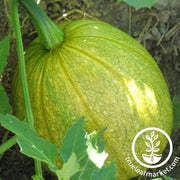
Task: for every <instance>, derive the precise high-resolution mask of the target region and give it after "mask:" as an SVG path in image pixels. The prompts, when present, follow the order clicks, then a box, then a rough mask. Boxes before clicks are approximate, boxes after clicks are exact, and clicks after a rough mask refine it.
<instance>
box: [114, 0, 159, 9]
mask: <svg viewBox="0 0 180 180" xmlns="http://www.w3.org/2000/svg"><path fill="white" fill-rule="evenodd" d="M122 1H124V2H125V3H127V4H128V5H129V6H133V7H135V8H136V9H140V8H144V7H147V8H151V7H152V6H153V4H154V3H155V2H157V0H118V1H117V3H120V2H122Z"/></svg>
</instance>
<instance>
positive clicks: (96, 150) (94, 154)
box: [86, 129, 108, 168]
mask: <svg viewBox="0 0 180 180" xmlns="http://www.w3.org/2000/svg"><path fill="white" fill-rule="evenodd" d="M104 131H105V129H103V130H101V131H100V132H96V131H94V132H93V133H91V134H88V135H87V136H86V138H87V146H88V148H87V153H88V156H89V159H90V160H91V161H92V162H93V163H94V164H95V165H96V166H97V167H99V168H101V167H102V166H103V165H104V162H105V160H106V158H107V157H108V154H107V153H106V152H105V151H104V148H105V142H104V141H103V138H102V133H103V132H104ZM92 134H93V137H92ZM99 136H100V137H99ZM94 138H95V139H97V140H100V139H101V138H102V139H101V140H100V141H99V142H98V143H97V144H96V145H95V144H94ZM102 147H103V149H102ZM100 148H101V149H100Z"/></svg>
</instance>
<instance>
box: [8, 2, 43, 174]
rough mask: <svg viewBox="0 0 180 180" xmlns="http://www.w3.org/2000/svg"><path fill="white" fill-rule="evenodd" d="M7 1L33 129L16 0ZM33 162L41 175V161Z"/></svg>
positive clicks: (26, 107)
mask: <svg viewBox="0 0 180 180" xmlns="http://www.w3.org/2000/svg"><path fill="white" fill-rule="evenodd" d="M9 2H10V12H11V20H12V24H13V28H14V32H15V36H16V44H17V53H18V67H19V72H20V78H21V85H22V91H23V97H24V104H25V110H26V119H27V121H28V123H29V126H30V127H31V128H32V129H34V117H33V113H32V109H31V103H30V98H29V91H28V85H27V78H26V68H25V59H24V49H23V42H22V36H21V29H20V23H19V15H18V5H17V0H9ZM15 137H16V136H14V138H15ZM34 162H35V171H36V175H37V176H39V177H43V176H42V169H41V162H40V161H38V160H36V159H34Z"/></svg>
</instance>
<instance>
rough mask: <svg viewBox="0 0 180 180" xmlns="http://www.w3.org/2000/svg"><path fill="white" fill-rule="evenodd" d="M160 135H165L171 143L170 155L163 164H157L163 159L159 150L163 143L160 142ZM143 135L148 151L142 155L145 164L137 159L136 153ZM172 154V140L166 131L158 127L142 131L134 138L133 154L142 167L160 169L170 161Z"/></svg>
mask: <svg viewBox="0 0 180 180" xmlns="http://www.w3.org/2000/svg"><path fill="white" fill-rule="evenodd" d="M159 133H161V134H162V135H164V136H165V137H166V138H167V140H168V142H169V146H170V150H169V154H168V156H167V158H166V159H165V160H164V161H163V162H161V163H159V164H157V163H158V162H159V161H160V160H161V159H162V154H160V153H158V152H159V150H160V149H159V148H158V146H159V145H160V143H161V142H160V140H158V138H159V135H158V134H159ZM143 134H144V137H145V142H144V145H145V147H146V149H145V153H144V154H142V159H143V161H144V162H145V163H144V162H142V160H140V159H139V158H138V157H137V155H136V152H135V144H136V141H137V140H138V138H139V136H140V135H143ZM172 152H173V145H172V141H171V138H170V137H169V135H168V134H167V133H166V132H165V131H163V130H162V129H159V128H156V127H150V128H146V129H143V130H141V131H140V132H139V133H137V135H136V136H135V137H134V140H133V143H132V153H133V156H134V158H135V160H136V161H137V162H138V163H139V164H140V165H142V166H144V167H147V168H158V167H161V166H163V165H164V164H165V163H166V162H167V161H168V160H169V159H170V157H171V155H172Z"/></svg>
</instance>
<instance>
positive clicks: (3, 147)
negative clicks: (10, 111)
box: [0, 136, 17, 154]
mask: <svg viewBox="0 0 180 180" xmlns="http://www.w3.org/2000/svg"><path fill="white" fill-rule="evenodd" d="M16 138H17V136H13V137H12V138H10V139H9V140H7V141H6V142H4V143H3V145H1V146H0V154H3V153H4V152H5V151H7V150H8V149H9V148H11V147H12V146H14V145H15V144H16Z"/></svg>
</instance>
